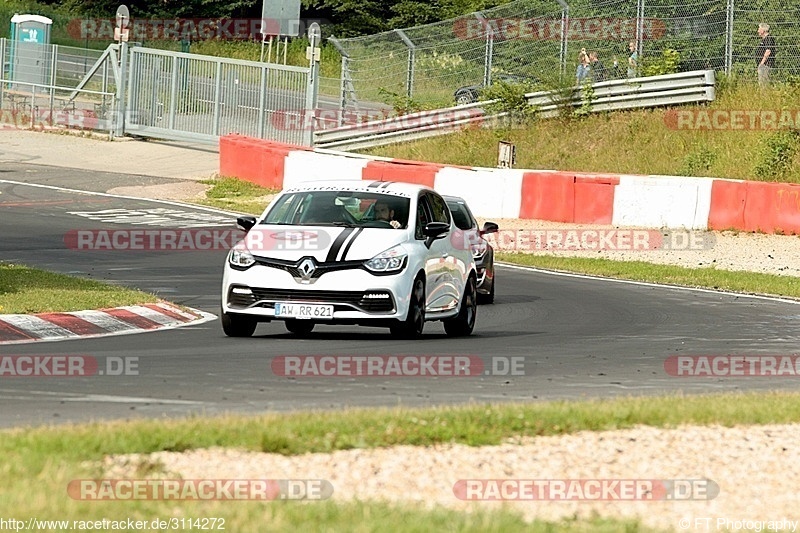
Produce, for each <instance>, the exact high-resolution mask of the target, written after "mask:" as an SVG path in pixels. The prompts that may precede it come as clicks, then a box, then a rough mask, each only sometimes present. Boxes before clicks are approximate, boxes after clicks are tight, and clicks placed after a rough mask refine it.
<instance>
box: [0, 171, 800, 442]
mask: <svg viewBox="0 0 800 533" xmlns="http://www.w3.org/2000/svg"><path fill="white" fill-rule="evenodd" d="M0 180H5V181H0V228H2V234H3V238H2V239H0V260H3V261H11V262H21V263H26V264H29V265H32V266H37V267H42V268H47V269H52V270H56V271H60V272H68V273H73V274H78V275H84V276H88V277H91V278H92V279H99V280H107V281H112V282H114V283H120V284H124V285H129V286H132V287H139V288H141V289H144V290H147V291H153V292H157V293H158V294H160V295H162V296H163V297H164V298H166V299H168V300H171V301H174V302H177V303H180V304H185V305H188V306H191V307H195V308H198V309H201V310H203V311H208V312H212V313H218V306H219V291H220V279H221V272H222V268H221V267H222V262H223V261H224V258H225V253H226V252H225V251H224V250H210V251H183V252H175V251H171V252H152V251H151V252H144V251H138V252H130V251H78V250H74V249H70V248H69V247H68V245H67V244H65V238H64V236H65V235H66V234H68V233H69V232H70V231H74V230H79V229H83V230H85V229H98V230H100V229H109V228H138V227H146V226H143V224H144V223H145V222H148V221H149V222H153V221H154V220H158V222H157V224H163V226H158V227H180V226H181V225H182V224H183V225H184V226H183V227H185V225H186V224H193V223H200V224H205V225H206V227H215V228H217V229H225V228H231V229H232V228H233V218H234V217H233V216H230V217H228V218H229V220H230V223H228V222H226V221H225V215H223V217H222V218H221V219H219V218H216V217H217V216H219V213H214V212H212V211H210V210H202V209H195V208H192V207H188V206H180V205H168V204H163V203H157V202H152V201H147V200H129V199H123V198H114V197H108V196H91V195H83V194H77V193H74V192H67V191H61V190H55V189H48V188H41V187H33V186H30V185H22V184H13V183H8V181H16V182H21V181H36V182H38V183H46V184H49V185H62V186H67V187H73V188H80V189H86V190H91V189H94V190H107V189H110V188H112V187H114V186H118V185H122V184H125V185H135V184H137V183H139V182H143V181H145V180H146V181H147V182H148V183H152V182H153V181H154V180H155V179H154V178H141V177H136V176H125V175H115V174H102V175H101V174H96V173H87V172H85V171H70V170H65V169H55V168H49V167H42V166H39V167H36V166H32V165H23V164H17V165H6V166H5V168H4V172H3V173H2V174H0ZM157 210H161V211H157ZM187 213H188V214H189V216H188V217H187ZM187 220H188V221H192V222H186V221H187ZM210 224H220V225H217V226H209V225H210ZM147 227H157V226H154V225H153V226H147ZM498 283H499V285H498V292H497V298H496V302H497V303H496V304H495V305H491V306H482V307H480V308H479V312H478V324H477V327H476V331H475V334H474V335H473V336H472V337H469V338H464V339H450V338H447V337H446V336H445V335H444V330H443V328H442V326H441V325H440V324H438V323H428V324H427V325H426V328H425V331H426V334H425V336H424V338H423V339H422V340H419V341H400V340H394V339H392V338H391V337H390V336H389V334H388V330H384V329H369V328H358V327H336V328H334V327H318V328H317V329H315V331H314V333H312V334H311V335H310V337H309V338H308V339H297V338H295V337H293V336H291V335H289V334H287V333H286V331H285V329H284V327H283V325H282V324H281V323H271V324H262V325H259V328H258V329H257V330H256V335H255V336H254V337H253V338H247V339H229V338H226V337H225V336H224V335H223V333H222V330H221V328H220V325H219V322H218V321H212V322H208V323H205V324H201V325H198V326H190V327H185V328H181V329H177V330H170V331H162V332H157V333H146V334H138V335H128V336H118V337H107V338H100V339H87V340H74V341H65V342H54V343H40V344H23V345H7V346H3V347H0V354H2V355H83V356H89V357H93V358H96V360H97V361H98V363H99V364H100V368H101V369H107V370H113V368H111V367H114V364H116V362H119V361H135V363H136V366H137V368H136V371H137V372H138V373H137V374H133V372H131V375H122V376H119V375H108V372H105V373H104V375H102V376H100V375H95V376H92V377H80V378H75V377H72V378H66V377H61V378H56V377H37V378H25V377H0V401H2V405H3V409H2V411H0V426H14V425H23V424H39V423H60V422H66V421H85V420H90V419H106V418H132V417H163V416H179V415H186V414H190V413H208V414H216V413H223V412H239V413H256V412H262V411H265V410H290V409H307V408H319V409H330V408H340V407H343V406H378V405H380V406H396V405H406V406H428V405H442V404H455V403H465V402H498V401H531V400H535V399H555V398H573V399H576V398H583V397H607V396H613V395H620V394H622V395H631V394H636V395H638V394H657V393H664V392H668V391H677V390H684V391H688V392H692V393H699V392H711V391H721V390H739V389H744V388H752V389H778V388H779V389H797V379H796V378H736V379H733V378H713V379H709V378H691V379H687V378H675V377H670V376H668V375H667V374H666V372H665V370H664V361H665V359H666V358H667V357H669V356H671V355H719V354H748V355H751V354H764V355H788V354H792V353H795V352H796V350H797V346H798V341H800V330H798V329H797V327H796V324H797V319H798V318H799V317H800V306H798V305H796V304H793V303H790V302H781V301H771V300H765V299H754V298H749V297H744V296H737V295H729V294H719V293H713V292H701V291H689V290H681V289H675V288H665V287H655V286H647V285H639V284H631V283H620V282H614V281H608V280H598V279H586V278H581V277H573V276H564V275H556V274H550V273H541V272H531V271H526V270H522V269H515V268H501V269H500V270H499V273H498ZM300 355H336V356H346V355H351V356H365V355H383V356H392V355H466V356H477V357H480V358H482V359H483V361H485V362H487V364H489V367H491V364H492V363H491V361H492V360H491V359H490V358H491V357H497V356H500V357H504V358H508V360H510V358H521V359H520V360H521V361H522V363H523V365H524V366H523V368H524V375H491V376H487V375H479V376H471V377H394V378H387V377H361V378H350V377H318V378H300V377H283V376H279V375H276V374H275V372H273V368H272V364H273V362H274V361H276V358H279V357H280V356H300ZM497 361H501V360H495V363H497ZM107 365H111V367H107ZM114 368H116V367H114ZM112 373H113V372H112Z"/></svg>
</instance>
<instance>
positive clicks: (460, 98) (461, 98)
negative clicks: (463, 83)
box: [456, 93, 475, 105]
mask: <svg viewBox="0 0 800 533" xmlns="http://www.w3.org/2000/svg"><path fill="white" fill-rule="evenodd" d="M474 101H475V99H474V98H472V95H471V94H469V93H459V94H457V95H456V105H467V104H471V103H473V102H474Z"/></svg>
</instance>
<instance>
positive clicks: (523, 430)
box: [0, 392, 800, 532]
mask: <svg viewBox="0 0 800 533" xmlns="http://www.w3.org/2000/svg"><path fill="white" fill-rule="evenodd" d="M798 420H800V394H795V393H776V392H770V393H758V394H757V393H728V394H720V395H705V396H680V395H673V396H668V397H660V398H659V397H653V398H647V397H645V398H622V399H614V400H592V401H571V402H566V401H556V402H541V403H535V404H506V405H470V406H461V407H439V408H433V409H350V410H347V411H344V412H304V413H291V414H266V415H260V416H254V417H248V416H239V415H236V416H221V417H215V418H200V417H193V418H187V419H178V420H169V421H155V420H142V421H129V422H120V421H117V422H104V423H93V424H84V425H72V426H70V425H67V426H57V427H41V428H17V429H11V430H3V431H0V454H2V456H3V457H4V458H5V461H4V462H3V464H2V465H0V472H1V473H2V475H3V488H2V489H0V508H2V509H13V510H14V512H15V514H16V515H17V516H37V517H39V518H50V519H69V520H87V519H101V518H103V517H108V518H110V517H114V516H125V517H128V516H130V517H132V518H134V519H142V520H145V519H152V518H153V517H157V516H162V517H169V516H195V517H203V516H205V517H222V518H225V519H226V529H227V530H230V531H255V530H257V529H258V528H259V526H261V525H263V524H264V523H269V524H270V530H271V531H287V530H292V529H295V528H296V527H298V526H300V525H305V526H307V525H308V524H314V528H315V530H348V531H349V530H353V531H383V530H402V531H438V530H442V529H446V530H448V531H523V530H525V531H561V530H564V531H587V532H588V531H645V529H644V528H642V527H640V525H639V524H637V523H636V522H619V521H607V520H602V519H600V518H598V519H595V520H591V521H589V520H578V521H566V522H560V523H558V524H546V523H543V522H537V523H536V524H534V525H533V526H532V527H530V528H529V527H528V526H526V525H525V524H524V523H523V521H522V518H521V517H520V516H519V515H517V514H515V513H514V512H512V511H510V510H500V511H497V512H488V511H487V512H484V511H483V510H481V509H480V508H477V509H476V512H475V513H460V512H456V511H450V510H445V509H442V508H436V509H434V510H424V509H421V508H418V507H415V506H413V505H411V504H408V505H400V506H394V505H392V506H389V505H386V504H378V503H359V502H352V503H340V502H334V501H326V502H314V503H310V504H308V505H305V504H299V503H279V502H274V503H268V504H262V503H245V502H201V503H193V502H172V501H125V502H82V501H76V500H72V499H70V498H69V497H68V496H67V494H66V486H67V484H68V483H69V481H71V480H73V479H87V478H95V479H96V478H101V477H109V476H108V475H106V474H105V473H104V472H103V470H102V468H101V466H100V462H101V461H102V460H103V458H104V457H106V456H108V455H118V454H128V453H150V452H157V451H182V450H188V449H197V448H208V447H211V446H223V447H232V448H238V449H245V450H250V451H257V452H258V451H263V452H272V453H279V454H284V455H298V454H303V453H309V452H330V451H333V450H347V449H353V448H375V447H386V446H393V445H416V446H428V445H432V444H437V443H461V444H466V445H471V446H479V445H496V444H500V443H503V442H505V441H507V439H509V438H514V437H521V436H540V435H564V434H569V433H574V432H577V431H583V430H612V429H622V428H630V427H633V426H636V425H649V426H654V427H663V428H673V427H679V426H681V425H684V424H701V425H708V424H718V425H722V426H734V425H742V424H780V423H792V422H797V421H798ZM158 471H159V467H158V465H156V464H153V465H150V466H149V467H148V466H147V465H146V464H145V465H144V470H141V471H140V472H138V473H137V476H145V475H152V474H154V473H158ZM264 477H266V478H269V477H270V475H269V473H265V474H264ZM335 489H336V488H335V487H334V494H335ZM401 524H402V525H401Z"/></svg>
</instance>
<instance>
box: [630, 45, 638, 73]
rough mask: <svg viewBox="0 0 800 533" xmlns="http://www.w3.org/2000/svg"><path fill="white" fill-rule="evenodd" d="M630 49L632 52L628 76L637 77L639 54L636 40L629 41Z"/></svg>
mask: <svg viewBox="0 0 800 533" xmlns="http://www.w3.org/2000/svg"><path fill="white" fill-rule="evenodd" d="M628 51H630V54H631V55H630V56H628V77H629V78H635V77H636V75H637V73H638V71H639V54H638V52H636V41H631V42H629V43H628Z"/></svg>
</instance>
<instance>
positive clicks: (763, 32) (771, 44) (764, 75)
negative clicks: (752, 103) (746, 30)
mask: <svg viewBox="0 0 800 533" xmlns="http://www.w3.org/2000/svg"><path fill="white" fill-rule="evenodd" d="M758 36H759V37H761V43H760V44H759V45H758V47H757V48H756V65H757V71H758V84H759V85H761V86H764V85H767V84H768V83H769V74H770V71H771V70H772V69H773V68H775V52H776V50H775V38H774V37H773V36H772V35H770V34H769V24H765V23H763V22H762V23H761V24H759V25H758Z"/></svg>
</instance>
